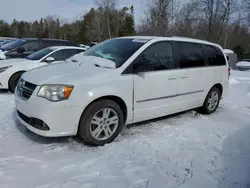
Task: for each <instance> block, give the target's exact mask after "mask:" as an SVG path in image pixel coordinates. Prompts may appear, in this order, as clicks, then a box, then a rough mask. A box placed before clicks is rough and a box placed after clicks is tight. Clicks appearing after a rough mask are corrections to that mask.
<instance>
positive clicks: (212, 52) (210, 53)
mask: <svg viewBox="0 0 250 188" xmlns="http://www.w3.org/2000/svg"><path fill="white" fill-rule="evenodd" d="M203 49H204V54H205V57H206V59H207V62H208V65H209V66H222V65H226V60H225V57H224V55H223V53H222V51H221V50H220V49H219V48H218V47H216V46H212V45H203Z"/></svg>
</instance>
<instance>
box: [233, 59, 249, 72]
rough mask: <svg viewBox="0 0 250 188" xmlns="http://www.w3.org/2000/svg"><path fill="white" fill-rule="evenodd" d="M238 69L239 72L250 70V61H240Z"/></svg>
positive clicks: (237, 65)
mask: <svg viewBox="0 0 250 188" xmlns="http://www.w3.org/2000/svg"><path fill="white" fill-rule="evenodd" d="M236 68H237V69H239V70H242V71H244V70H250V61H239V62H238V63H237V64H236Z"/></svg>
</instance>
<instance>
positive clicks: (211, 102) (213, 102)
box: [200, 87, 221, 114]
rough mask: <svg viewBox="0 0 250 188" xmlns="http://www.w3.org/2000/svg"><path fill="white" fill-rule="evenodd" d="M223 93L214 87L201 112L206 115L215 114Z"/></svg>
mask: <svg viewBox="0 0 250 188" xmlns="http://www.w3.org/2000/svg"><path fill="white" fill-rule="evenodd" d="M220 99H221V92H220V90H219V89H218V88H217V87H213V88H212V89H211V90H210V91H209V92H208V94H207V97H206V99H205V101H204V104H203V106H202V107H201V110H200V111H201V112H202V113H205V114H212V113H214V112H215V111H216V110H217V108H218V106H219V103H220Z"/></svg>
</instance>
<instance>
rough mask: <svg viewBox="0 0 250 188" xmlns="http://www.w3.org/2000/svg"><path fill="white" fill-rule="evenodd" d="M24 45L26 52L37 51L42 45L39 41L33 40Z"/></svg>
mask: <svg viewBox="0 0 250 188" xmlns="http://www.w3.org/2000/svg"><path fill="white" fill-rule="evenodd" d="M22 47H23V48H24V49H25V51H26V52H36V51H38V50H39V48H40V45H39V41H31V42H27V43H25V44H24V45H22Z"/></svg>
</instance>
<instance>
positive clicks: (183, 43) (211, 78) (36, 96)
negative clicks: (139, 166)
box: [15, 37, 230, 146]
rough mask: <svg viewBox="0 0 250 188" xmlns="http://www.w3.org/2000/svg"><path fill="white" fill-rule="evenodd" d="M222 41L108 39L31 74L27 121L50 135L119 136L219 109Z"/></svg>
mask: <svg viewBox="0 0 250 188" xmlns="http://www.w3.org/2000/svg"><path fill="white" fill-rule="evenodd" d="M229 74H230V69H229V67H228V63H227V59H226V56H225V54H224V52H223V49H222V48H221V46H219V45H217V44H213V43H210V42H207V41H201V40H196V39H189V38H182V37H168V38H165V37H122V38H114V39H109V40H106V41H104V42H102V43H99V44H97V45H95V46H93V47H92V48H90V49H88V50H87V51H86V52H85V53H84V54H83V55H81V56H77V57H76V58H75V59H71V61H70V62H67V63H62V64H55V65H52V66H47V67H41V68H37V69H33V70H31V71H28V72H26V73H24V74H23V75H22V77H21V79H20V80H19V83H18V86H17V87H16V90H15V104H16V108H17V114H18V119H19V121H20V122H21V123H22V124H24V125H25V126H26V127H27V128H28V129H29V130H31V131H32V132H34V133H36V134H39V135H42V136H45V137H57V136H69V135H78V136H79V137H80V138H81V139H82V140H83V141H84V143H86V144H89V145H94V146H100V145H104V144H106V143H110V142H112V141H113V140H114V139H115V138H116V137H117V136H118V135H119V133H120V131H121V130H122V128H123V126H124V125H125V124H131V123H136V122H140V121H144V120H149V119H153V118H157V117H161V116H165V115H168V114H174V113H177V112H180V111H185V110H188V109H199V110H200V111H201V112H203V113H207V114H211V113H213V112H215V111H216V109H217V107H218V105H219V102H220V99H221V98H222V97H223V96H224V95H225V94H226V92H227V89H228V79H229Z"/></svg>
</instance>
